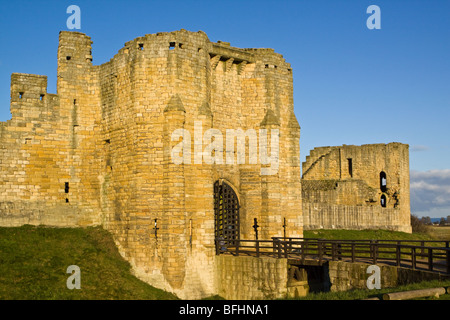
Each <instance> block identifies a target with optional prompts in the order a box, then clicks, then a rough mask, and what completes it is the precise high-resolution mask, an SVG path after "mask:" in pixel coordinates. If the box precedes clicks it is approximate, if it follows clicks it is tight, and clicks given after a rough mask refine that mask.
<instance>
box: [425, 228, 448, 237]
mask: <svg viewBox="0 0 450 320" xmlns="http://www.w3.org/2000/svg"><path fill="white" fill-rule="evenodd" d="M427 234H428V235H430V236H431V237H432V238H434V239H436V240H450V227H448V226H445V227H439V226H429V227H427Z"/></svg>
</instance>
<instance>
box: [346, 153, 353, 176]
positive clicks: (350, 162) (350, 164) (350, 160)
mask: <svg viewBox="0 0 450 320" xmlns="http://www.w3.org/2000/svg"><path fill="white" fill-rule="evenodd" d="M347 160H348V174H349V175H350V178H353V162H352V158H348V159H347Z"/></svg>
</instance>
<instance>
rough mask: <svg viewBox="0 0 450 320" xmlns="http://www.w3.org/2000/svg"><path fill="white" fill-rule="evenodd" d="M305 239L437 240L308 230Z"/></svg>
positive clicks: (422, 236) (379, 232) (394, 234)
mask: <svg viewBox="0 0 450 320" xmlns="http://www.w3.org/2000/svg"><path fill="white" fill-rule="evenodd" d="M303 236H304V237H305V238H321V239H329V240H363V239H364V240H435V239H434V238H433V237H432V236H431V235H430V234H426V233H406V232H397V231H388V230H337V229H333V230H326V229H320V230H306V231H304V232H303Z"/></svg>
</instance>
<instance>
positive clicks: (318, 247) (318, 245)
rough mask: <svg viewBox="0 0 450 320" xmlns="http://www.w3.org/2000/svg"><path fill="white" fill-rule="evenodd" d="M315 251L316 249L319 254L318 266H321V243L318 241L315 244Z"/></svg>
mask: <svg viewBox="0 0 450 320" xmlns="http://www.w3.org/2000/svg"><path fill="white" fill-rule="evenodd" d="M317 249H318V251H319V252H318V254H319V264H320V265H322V254H323V253H322V242H321V241H320V240H319V241H318V242H317Z"/></svg>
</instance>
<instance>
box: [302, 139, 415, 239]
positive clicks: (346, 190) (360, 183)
mask: <svg viewBox="0 0 450 320" xmlns="http://www.w3.org/2000/svg"><path fill="white" fill-rule="evenodd" d="M302 171H303V176H302V199H303V200H302V201H303V215H304V227H305V229H314V228H325V229H332V228H342V229H377V228H382V229H390V230H397V231H404V232H411V223H410V192H409V151H408V145H405V144H401V143H389V144H373V145H362V146H347V145H344V146H340V147H321V148H315V149H314V150H312V151H311V153H310V155H309V156H307V158H306V161H305V162H304V163H303V167H302ZM382 177H384V178H385V181H386V186H385V187H383V186H381V180H382ZM382 199H385V202H384V205H382V204H381V200H382Z"/></svg>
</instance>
